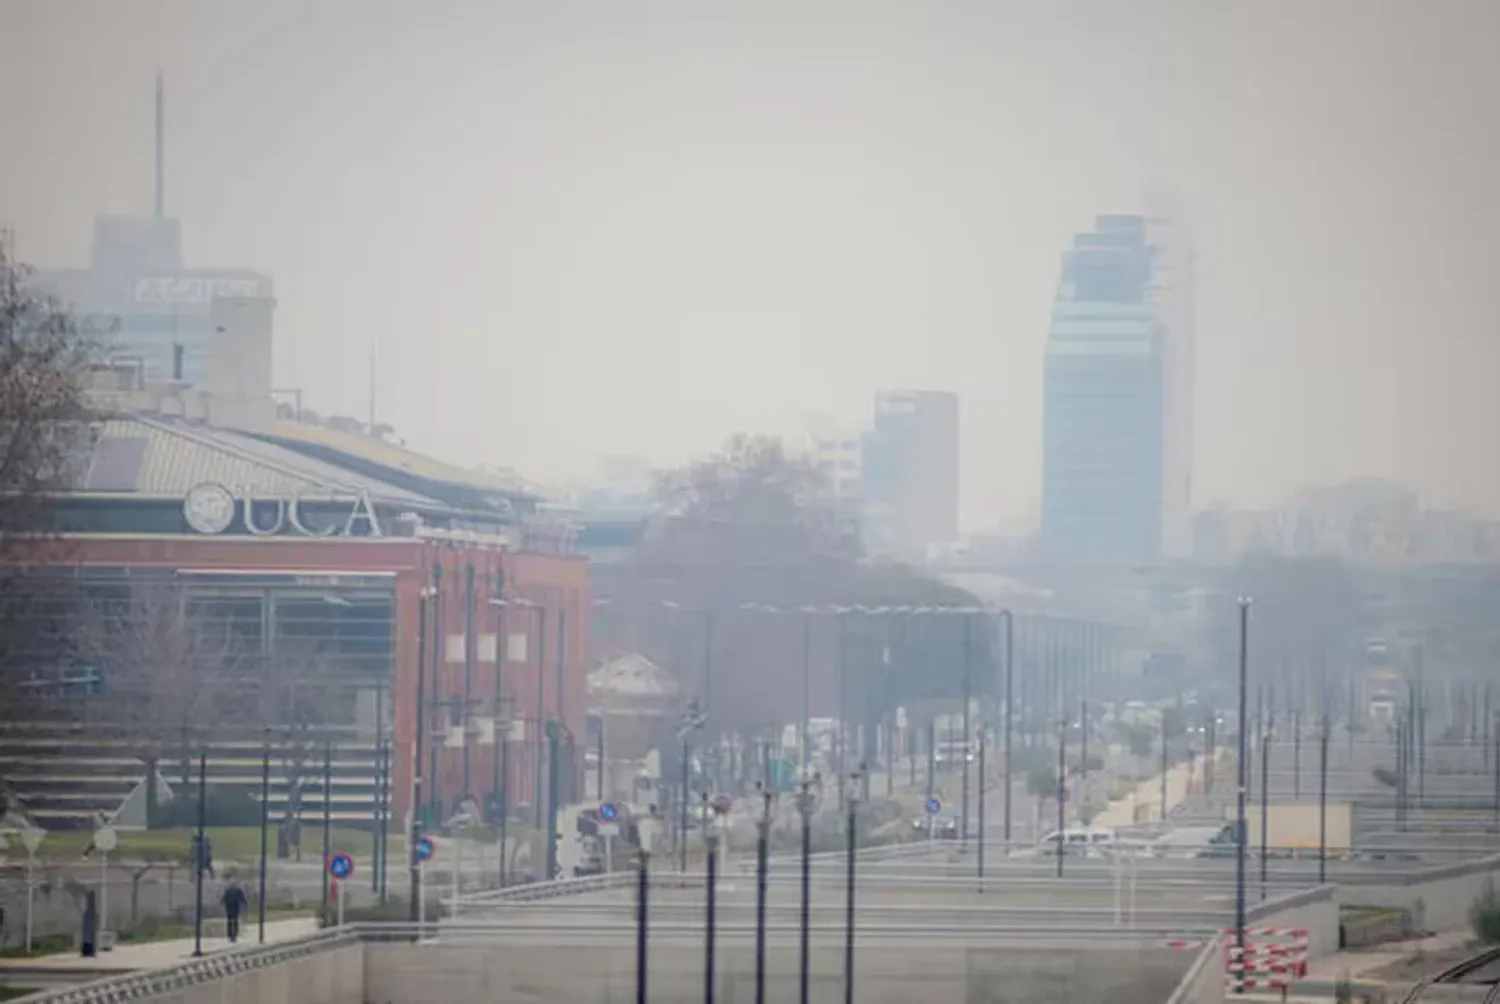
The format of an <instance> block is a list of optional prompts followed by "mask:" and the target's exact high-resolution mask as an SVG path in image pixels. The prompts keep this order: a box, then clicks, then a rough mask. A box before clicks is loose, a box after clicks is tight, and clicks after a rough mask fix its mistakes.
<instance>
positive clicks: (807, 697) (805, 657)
mask: <svg viewBox="0 0 1500 1004" xmlns="http://www.w3.org/2000/svg"><path fill="white" fill-rule="evenodd" d="M815 612H816V611H815V609H814V608H813V607H803V608H802V731H801V745H802V769H803V770H808V769H810V768H811V766H812V747H811V746H810V745H809V735H808V733H809V730H810V729H811V716H812V615H813V614H814V613H815Z"/></svg>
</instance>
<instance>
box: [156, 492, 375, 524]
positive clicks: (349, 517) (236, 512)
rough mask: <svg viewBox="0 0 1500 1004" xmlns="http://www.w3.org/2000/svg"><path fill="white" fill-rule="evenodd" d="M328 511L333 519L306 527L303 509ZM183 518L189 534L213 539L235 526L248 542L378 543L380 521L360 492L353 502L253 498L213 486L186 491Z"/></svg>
mask: <svg viewBox="0 0 1500 1004" xmlns="http://www.w3.org/2000/svg"><path fill="white" fill-rule="evenodd" d="M309 505H319V506H322V507H325V508H332V509H334V510H335V511H336V513H337V515H335V517H334V518H333V519H325V520H318V521H313V523H312V524H310V523H309V522H308V521H307V519H306V518H305V514H304V512H303V509H304V506H309ZM182 514H183V516H184V518H185V519H186V520H187V525H188V527H189V528H191V529H192V530H194V531H195V532H197V533H201V534H205V535H208V536H213V535H216V534H221V533H225V532H227V531H228V530H230V529H231V528H233V527H234V526H235V524H236V522H238V523H239V524H240V525H241V526H242V527H243V528H244V532H245V533H248V534H249V535H250V536H252V537H278V536H284V535H292V536H301V537H380V536H383V532H382V531H381V528H380V516H379V514H378V513H376V511H375V506H374V504H373V503H372V502H371V501H370V493H369V492H367V491H365V490H363V489H361V490H360V491H359V492H357V493H356V494H354V495H353V496H352V497H349V496H345V497H343V498H330V497H322V498H316V497H307V498H304V497H303V496H302V495H301V494H293V495H288V496H284V497H280V498H266V497H264V496H257V495H254V494H252V493H251V492H249V491H247V490H243V489H242V490H240V491H239V492H232V491H230V490H229V489H228V488H226V487H224V486H223V485H221V484H219V483H218V482H215V481H208V482H204V483H203V484H199V485H194V486H193V487H192V488H190V489H188V492H187V495H186V496H185V497H184V498H183V502H182Z"/></svg>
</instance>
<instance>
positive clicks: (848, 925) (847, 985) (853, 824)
mask: <svg viewBox="0 0 1500 1004" xmlns="http://www.w3.org/2000/svg"><path fill="white" fill-rule="evenodd" d="M864 772H865V765H864V764H863V763H861V764H860V765H859V769H858V770H857V771H855V772H854V773H853V774H851V775H850V776H849V792H848V797H847V798H846V799H845V800H844V804H845V807H846V809H847V812H848V816H847V818H846V819H845V821H844V825H845V829H846V831H847V832H846V833H845V837H846V840H847V850H846V854H847V856H848V861H847V865H848V871H847V873H846V875H845V877H844V1004H854V892H855V886H854V878H855V875H854V860H855V855H856V852H857V850H858V847H859V838H858V833H859V830H858V825H857V824H858V823H859V818H858V814H857V812H856V808H857V807H858V805H859V782H860V777H861V775H863V774H864Z"/></svg>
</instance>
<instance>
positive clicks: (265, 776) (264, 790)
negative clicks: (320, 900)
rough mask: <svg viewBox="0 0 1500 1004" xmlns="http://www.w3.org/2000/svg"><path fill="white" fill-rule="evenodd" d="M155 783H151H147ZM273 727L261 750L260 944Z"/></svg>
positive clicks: (263, 927)
mask: <svg viewBox="0 0 1500 1004" xmlns="http://www.w3.org/2000/svg"><path fill="white" fill-rule="evenodd" d="M147 783H148V784H149V783H154V782H151V781H148V782H147ZM270 805H271V727H270V726H269V725H267V726H266V730H265V734H264V736H262V742H261V749H260V889H259V896H258V899H257V902H256V906H255V912H256V927H257V931H258V938H257V940H258V941H259V943H260V944H262V945H264V944H265V943H266V831H267V830H268V829H269V828H270V822H271V820H270Z"/></svg>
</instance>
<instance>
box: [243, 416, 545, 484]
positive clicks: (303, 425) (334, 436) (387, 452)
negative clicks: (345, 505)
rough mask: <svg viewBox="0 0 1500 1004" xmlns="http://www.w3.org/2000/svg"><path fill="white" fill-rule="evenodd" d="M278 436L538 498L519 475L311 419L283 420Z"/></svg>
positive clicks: (403, 468) (411, 471)
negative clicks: (482, 468) (466, 463)
mask: <svg viewBox="0 0 1500 1004" xmlns="http://www.w3.org/2000/svg"><path fill="white" fill-rule="evenodd" d="M271 435H272V436H274V437H275V438H277V439H284V440H289V441H295V442H301V443H307V444H311V445H317V446H324V447H327V448H329V449H333V450H338V451H341V452H343V453H349V454H352V455H353V456H356V457H360V458H362V459H364V460H368V461H370V462H372V463H376V464H380V465H382V466H385V467H390V468H392V469H393V470H398V471H403V472H405V473H408V474H412V475H415V476H417V477H420V478H426V479H428V480H431V481H442V482H447V483H449V484H454V485H463V486H465V487H467V488H474V489H479V490H481V491H487V492H496V493H499V494H501V495H505V496H511V497H515V498H525V499H534V498H537V495H536V493H534V492H532V491H530V490H529V489H527V488H526V487H525V486H524V485H522V484H521V483H520V481H519V479H510V478H505V477H503V476H501V475H499V474H495V473H490V472H486V471H480V470H472V469H470V468H467V467H460V466H458V465H457V464H450V463H447V462H446V461H442V460H438V459H436V458H435V457H429V456H427V455H425V454H422V453H417V452H416V451H415V450H409V449H407V448H406V447H404V446H399V445H397V444H395V443H388V442H386V441H385V440H382V439H377V438H375V437H373V436H365V435H358V434H355V433H351V432H344V431H341V430H339V429H331V428H328V427H327V426H322V425H315V424H313V423H311V422H295V421H285V420H283V421H279V422H277V423H276V425H275V428H274V430H273V431H272V433H271Z"/></svg>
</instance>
